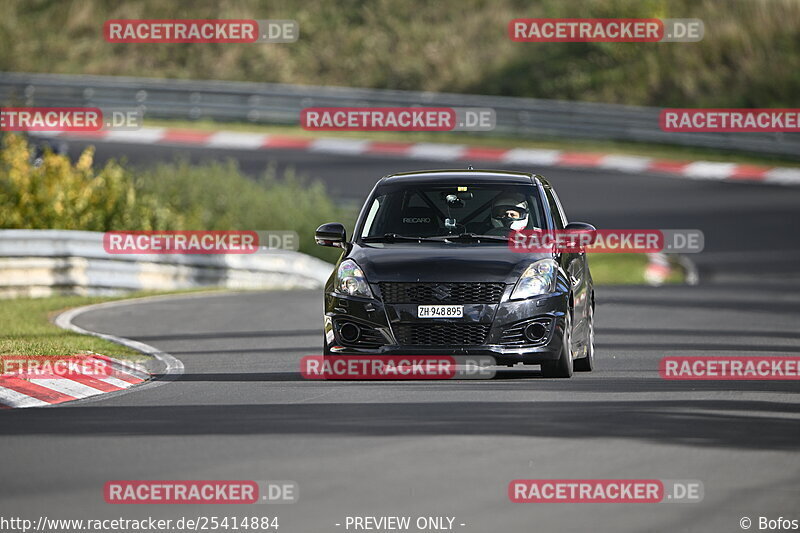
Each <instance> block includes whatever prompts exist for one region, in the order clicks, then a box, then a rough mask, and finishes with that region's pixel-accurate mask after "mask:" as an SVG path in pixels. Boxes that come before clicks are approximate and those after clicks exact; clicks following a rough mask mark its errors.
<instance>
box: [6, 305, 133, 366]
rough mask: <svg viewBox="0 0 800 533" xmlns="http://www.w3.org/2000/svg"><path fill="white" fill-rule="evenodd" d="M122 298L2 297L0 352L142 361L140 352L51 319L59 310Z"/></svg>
mask: <svg viewBox="0 0 800 533" xmlns="http://www.w3.org/2000/svg"><path fill="white" fill-rule="evenodd" d="M114 299H119V298H101V297H85V296H53V297H49V298H19V299H13V300H3V302H2V305H0V324H2V325H0V354H12V355H53V356H67V355H72V354H76V353H81V352H95V353H101V354H104V355H108V356H111V357H116V358H122V359H131V360H139V359H142V358H144V356H143V355H142V354H140V353H139V352H137V351H135V350H132V349H130V348H126V347H124V346H120V345H119V344H115V343H113V342H110V341H107V340H104V339H100V338H98V337H91V336H87V335H80V334H78V333H74V332H72V331H67V330H63V329H61V328H59V327H57V326H56V325H55V324H53V323H52V322H51V321H50V320H51V319H52V318H53V317H54V316H55V315H57V314H58V313H59V312H61V311H63V310H66V309H69V308H72V307H79V306H82V305H89V304H95V303H100V302H107V301H111V300H114Z"/></svg>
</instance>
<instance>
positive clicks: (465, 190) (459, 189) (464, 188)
mask: <svg viewBox="0 0 800 533" xmlns="http://www.w3.org/2000/svg"><path fill="white" fill-rule="evenodd" d="M458 192H467V188H466V187H459V188H458Z"/></svg>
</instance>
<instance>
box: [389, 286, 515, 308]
mask: <svg viewBox="0 0 800 533" xmlns="http://www.w3.org/2000/svg"><path fill="white" fill-rule="evenodd" d="M378 285H379V286H380V289H381V296H382V297H383V301H384V302H385V303H388V304H459V303H475V304H496V303H499V302H500V298H502V297H503V291H505V288H506V286H505V283H394V282H383V283H379V284H378Z"/></svg>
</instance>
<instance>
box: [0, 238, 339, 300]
mask: <svg viewBox="0 0 800 533" xmlns="http://www.w3.org/2000/svg"><path fill="white" fill-rule="evenodd" d="M332 269H333V265H331V264H329V263H326V262H325V261H322V260H320V259H317V258H315V257H311V256H309V255H306V254H302V253H298V252H292V251H285V250H269V251H265V252H259V253H255V254H248V255H183V254H172V255H143V254H130V255H110V254H108V253H106V252H105V250H104V249H103V234H102V233H99V232H92V231H67V230H0V297H18V296H49V295H51V294H80V295H98V294H119V293H125V292H130V291H142V290H176V289H190V288H197V287H225V288H229V289H294V288H319V287H322V286H323V285H324V283H325V280H326V279H327V278H328V276H329V275H330V273H331V271H332Z"/></svg>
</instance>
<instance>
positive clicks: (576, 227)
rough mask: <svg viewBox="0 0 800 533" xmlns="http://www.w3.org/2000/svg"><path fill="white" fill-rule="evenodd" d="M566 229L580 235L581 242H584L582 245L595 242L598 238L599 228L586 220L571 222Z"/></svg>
mask: <svg viewBox="0 0 800 533" xmlns="http://www.w3.org/2000/svg"><path fill="white" fill-rule="evenodd" d="M564 229H565V230H566V231H567V232H569V233H570V234H573V235H574V234H576V233H577V234H578V235H579V236H580V238H579V240H580V242H582V243H583V244H582V246H588V245H590V244H594V242H595V239H596V238H597V228H595V227H594V226H592V225H591V224H588V223H586V222H570V223H569V224H567V227H566V228H564ZM581 249H583V248H581Z"/></svg>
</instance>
